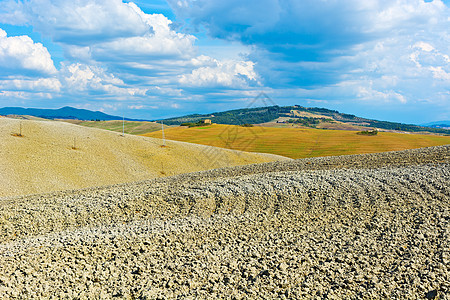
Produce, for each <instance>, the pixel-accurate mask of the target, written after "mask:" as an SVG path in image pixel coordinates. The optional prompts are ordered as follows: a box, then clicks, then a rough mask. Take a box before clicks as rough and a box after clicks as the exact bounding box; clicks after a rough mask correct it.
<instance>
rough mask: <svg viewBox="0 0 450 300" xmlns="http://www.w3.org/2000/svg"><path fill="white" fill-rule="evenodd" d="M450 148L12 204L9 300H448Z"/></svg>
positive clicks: (1, 203) (3, 221)
mask: <svg viewBox="0 0 450 300" xmlns="http://www.w3.org/2000/svg"><path fill="white" fill-rule="evenodd" d="M449 178H450V145H447V146H440V147H432V148H424V149H417V150H408V151H402V152H388V153H380V154H370V155H353V156H340V157H325V158H310V159H304V160H296V161H285V162H273V163H266V164H258V165H249V166H242V167H232V168H226V169H217V170H210V171H203V172H197V173H191V174H182V175H177V176H173V177H167V178H159V179H154V180H149V181H143V182H137V183H129V184H122V185H115V186H110V187H101V188H91V189H85V190H79V191H72V192H56V193H52V194H43V195H34V196H27V197H16V198H3V199H0V208H1V209H0V226H1V227H0V228H1V235H0V237H1V240H0V295H3V298H5V299H10V298H19V299H25V298H26V299H28V298H52V297H54V298H64V297H66V298H81V299H84V298H115V299H133V298H139V299H173V298H181V299H184V298H198V299H210V298H235V299H247V298H251V299H253V298H256V299H258V298H261V299H262V298H264V299H273V298H282V299H283V298H286V299H289V298H290V299H305V298H307V299H309V298H312V299H322V298H324V299H343V298H344V299H386V298H393V299H419V298H425V299H427V298H428V299H449V294H450V270H449V265H450V261H449V259H450V258H449V254H450V253H449V251H450V211H449V208H450V185H449Z"/></svg>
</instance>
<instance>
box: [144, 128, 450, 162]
mask: <svg viewBox="0 0 450 300" xmlns="http://www.w3.org/2000/svg"><path fill="white" fill-rule="evenodd" d="M164 133H165V137H166V139H170V140H176V141H183V142H190V143H197V144H203V145H210V146H216V147H222V148H229V149H235V150H243V151H249V152H262V153H272V154H278V155H283V156H286V157H290V158H305V157H318V156H332V155H347V154H362V153H375V152H385V151H395V150H405V149H413V148H421V147H430V146H437V145H445V144H450V136H438V135H424V134H401V133H391V132H379V133H378V135H376V136H364V135H358V134H357V132H356V131H344V130H323V129H302V128H269V127H259V126H255V127H250V128H245V127H241V126H234V125H218V124H214V125H209V126H204V127H193V128H187V127H171V128H167V129H165V130H164ZM144 136H149V137H156V138H161V137H162V133H161V131H155V132H151V133H147V134H144Z"/></svg>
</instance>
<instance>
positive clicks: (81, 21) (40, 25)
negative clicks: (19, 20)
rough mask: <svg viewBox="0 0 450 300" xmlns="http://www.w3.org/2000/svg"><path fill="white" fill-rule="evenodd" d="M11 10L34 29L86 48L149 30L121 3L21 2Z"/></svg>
mask: <svg viewBox="0 0 450 300" xmlns="http://www.w3.org/2000/svg"><path fill="white" fill-rule="evenodd" d="M11 10H14V11H21V12H22V14H23V15H24V18H25V19H26V21H27V23H29V24H30V25H32V26H33V27H34V29H35V30H37V31H39V32H41V33H43V34H44V35H46V36H51V37H52V39H53V40H54V41H55V42H61V43H65V44H72V45H89V44H90V43H92V42H97V41H107V40H111V39H116V38H119V37H129V36H138V35H141V34H143V33H144V32H147V31H148V30H149V27H148V25H147V24H146V23H145V22H144V21H143V20H142V18H141V17H140V16H139V15H138V14H136V12H135V10H134V9H133V8H132V7H131V6H130V5H128V4H127V3H123V2H122V1H121V0H75V1H66V0H24V1H18V2H17V4H16V7H15V9H14V8H13V7H10V8H9V12H11ZM10 22H11V20H10Z"/></svg>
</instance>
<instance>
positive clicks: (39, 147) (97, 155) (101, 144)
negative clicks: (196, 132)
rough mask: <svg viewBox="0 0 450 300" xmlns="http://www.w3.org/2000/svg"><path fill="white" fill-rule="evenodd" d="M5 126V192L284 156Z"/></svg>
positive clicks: (1, 153) (11, 122) (4, 121)
mask: <svg viewBox="0 0 450 300" xmlns="http://www.w3.org/2000/svg"><path fill="white" fill-rule="evenodd" d="M20 124H22V134H23V137H18V136H13V134H14V133H19V131H20ZM0 128H1V131H0V140H1V141H2V142H1V143H0V198H1V197H5V196H13V195H25V194H32V193H45V192H50V191H56V190H64V189H79V188H84V187H90V186H99V185H111V184H116V183H123V182H131V181H139V180H144V179H150V178H156V177H162V176H168V175H175V174H180V173H186V172H194V171H199V170H205V169H212V168H219V167H225V166H235V165H244V164H250V163H260V162H268V161H273V160H277V159H284V158H281V157H279V156H278V157H277V156H270V155H265V154H255V153H244V152H239V151H230V150H225V149H219V148H213V147H207V146H201V145H194V144H188V143H183V142H174V141H167V143H166V145H167V147H161V144H162V141H161V140H160V139H154V138H145V137H140V136H132V135H125V136H124V137H122V136H121V135H120V134H118V133H114V132H110V131H105V130H99V129H93V128H86V127H81V126H76V125H73V124H69V123H64V122H55V121H29V120H22V121H20V120H15V119H9V118H0ZM73 147H75V148H76V149H73Z"/></svg>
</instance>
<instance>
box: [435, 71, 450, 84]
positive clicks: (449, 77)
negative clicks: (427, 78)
mask: <svg viewBox="0 0 450 300" xmlns="http://www.w3.org/2000/svg"><path fill="white" fill-rule="evenodd" d="M430 70H431V72H433V77H434V78H436V79H441V80H445V81H448V83H450V73H447V72H445V71H444V70H443V68H442V67H430Z"/></svg>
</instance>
